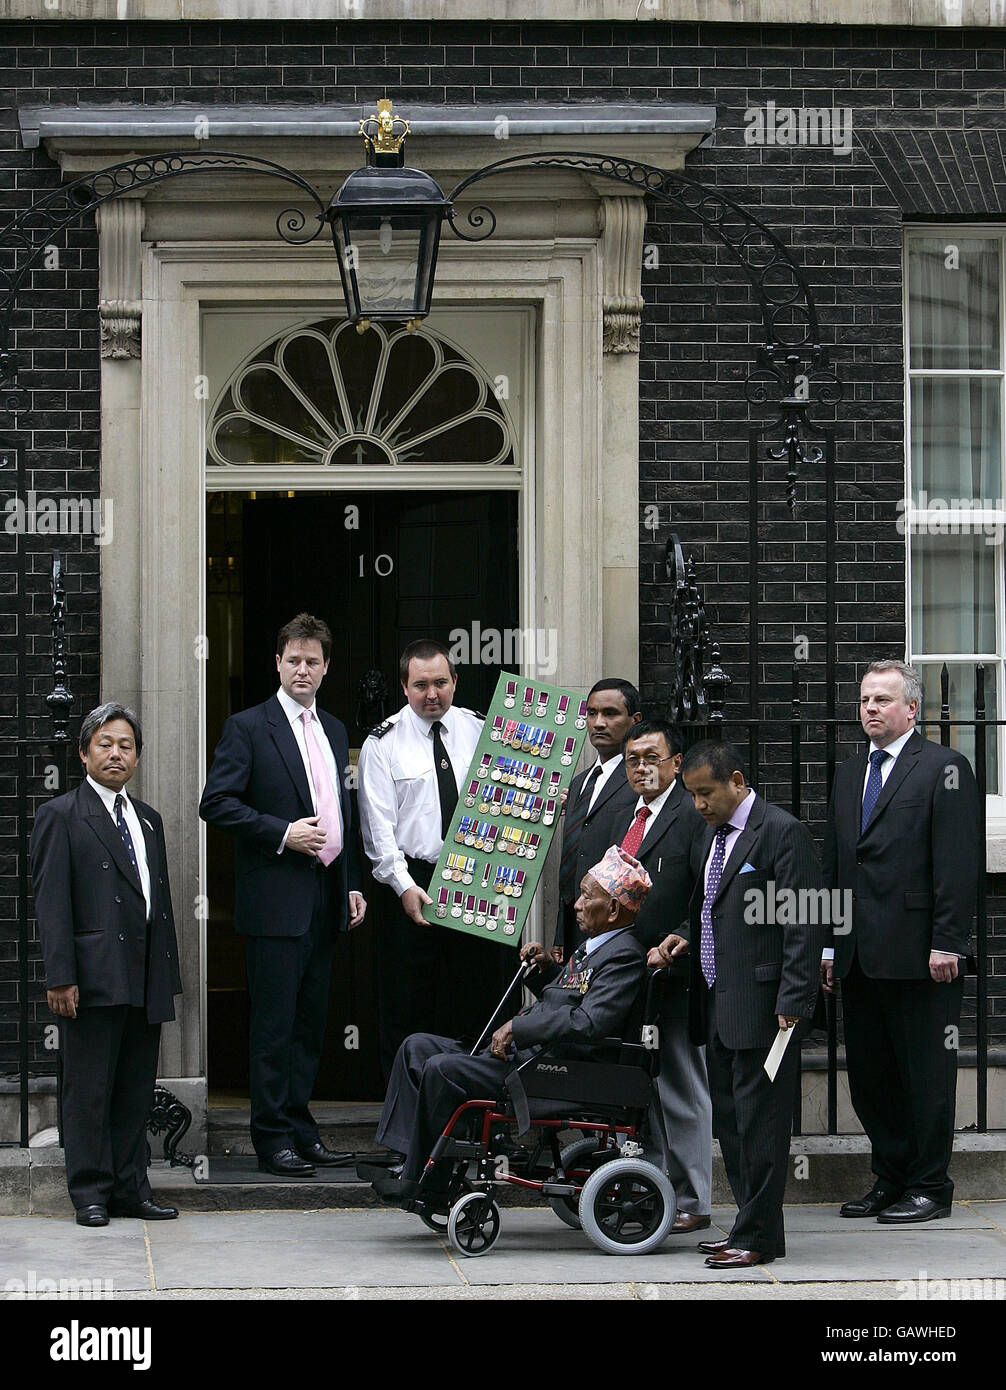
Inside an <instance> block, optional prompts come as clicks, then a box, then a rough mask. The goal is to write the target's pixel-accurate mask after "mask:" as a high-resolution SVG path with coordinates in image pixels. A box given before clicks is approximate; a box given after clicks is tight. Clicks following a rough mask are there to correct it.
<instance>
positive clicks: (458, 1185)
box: [416, 1177, 465, 1236]
mask: <svg viewBox="0 0 1006 1390" xmlns="http://www.w3.org/2000/svg"><path fill="white" fill-rule="evenodd" d="M464 1191H465V1179H464V1178H463V1177H461V1178H458V1177H453V1178H451V1182H450V1186H449V1187H448V1189H447V1202H448V1206H453V1205H454V1203H455V1202H456V1201H457V1199H458V1198H459V1197H460V1196H461V1194H462V1193H463V1192H464ZM416 1214H417V1215H418V1217H419V1219H420V1221H421V1222H422V1223H423V1225H424V1226H427V1227H428V1228H429V1229H430V1230H431V1231H435V1232H436V1233H437V1235H438V1236H444V1235H446V1234H447V1221H448V1216H447V1214H446V1213H442V1212H432V1211H419V1212H417V1213H416Z"/></svg>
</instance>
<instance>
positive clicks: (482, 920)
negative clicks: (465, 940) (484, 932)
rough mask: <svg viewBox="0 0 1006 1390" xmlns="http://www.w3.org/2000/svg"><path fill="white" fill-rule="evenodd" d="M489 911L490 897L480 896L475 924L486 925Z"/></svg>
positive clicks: (478, 925)
mask: <svg viewBox="0 0 1006 1390" xmlns="http://www.w3.org/2000/svg"><path fill="white" fill-rule="evenodd" d="M488 911H489V899H488V898H479V905H478V910H477V912H476V913H475V925H476V926H477V927H484V926H485V924H486V913H487V912H488Z"/></svg>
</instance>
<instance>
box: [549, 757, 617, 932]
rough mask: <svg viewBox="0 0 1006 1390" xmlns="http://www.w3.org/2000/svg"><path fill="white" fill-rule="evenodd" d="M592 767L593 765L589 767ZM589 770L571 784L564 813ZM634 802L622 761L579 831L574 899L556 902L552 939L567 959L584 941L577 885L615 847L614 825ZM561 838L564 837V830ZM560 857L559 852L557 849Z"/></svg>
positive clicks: (571, 803)
mask: <svg viewBox="0 0 1006 1390" xmlns="http://www.w3.org/2000/svg"><path fill="white" fill-rule="evenodd" d="M592 766H593V764H591V767H592ZM590 770H591V768H590V767H588V768H586V769H585V770H584V771H583V772H578V773H577V774H576V776H575V777H574V778H573V780H572V782H570V784H569V795H568V796H567V798H566V810H567V811H569V809H570V807H571V806H572V805H573V804H574V802H575V801H576V800H577V798H578V797H579V795H580V792H581V790H582V788H583V784H584V781H585V779H586V777H587V775H588V773H589V772H590ZM635 802H636V793H635V792H634V791H633V790H632V788H631V787H630V786H629V783H628V780H627V778H626V776H625V762H624V760H623V761H620V762H619V764H618V766H617V767H616V768H615V770H614V772H613V773H612V774H611V776H610V777H609V778H608V779H607V781H606V782H605V784H604V786H603V787H602V788H601V790H600V791H599V792H598V794H597V799H596V800H595V802H594V805H593V806H592V807H591V811H590V815H589V816H588V817H587V819H586V820H585V821H584V823H583V827H582V829H581V831H580V848H579V850H578V852H577V856H576V871H575V873H574V877H573V884H574V886H575V890H576V891H575V893H574V895H573V898H572V899H571V900H570V901H569V902H565V901H564V900H563V898H562V897H561V896H560V898H559V914H558V919H557V921H556V928H555V939H556V941H558V942H561V943H563V944H564V945H565V947H566V953H567V955H569V954H572V951H573V949H574V947H575V946H576V945H577V944H578V943H579V942H580V941H582V939H583V938H582V937H581V935H580V929H579V927H578V926H577V924H576V917H575V915H574V913H573V903H574V902H575V901H576V899H577V898H578V897H579V896H580V883H581V882H582V880H583V876H584V874H585V873H586V872H587V870H588V869H590V868H592V867H593V865H594V864H596V863H597V862H598V860H599V859H602V858H603V857H604V852H605V850H606V849H607V848H608V846H609V845H611V844H614V843H616V841H615V840H614V838H613V831H612V825H613V822H614V820H615V819H616V818H617V817H618V816H619V815H620V814H621V812H622V811H623V810H624V809H625V808H626V807H628V806H634V805H635ZM563 834H565V830H564V831H563ZM561 857H562V850H561V848H560V858H561Z"/></svg>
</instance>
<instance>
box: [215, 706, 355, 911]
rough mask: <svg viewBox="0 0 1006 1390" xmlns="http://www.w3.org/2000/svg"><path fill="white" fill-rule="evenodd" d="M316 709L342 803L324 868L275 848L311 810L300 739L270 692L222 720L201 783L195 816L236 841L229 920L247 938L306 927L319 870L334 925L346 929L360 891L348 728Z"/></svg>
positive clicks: (294, 854) (304, 857)
mask: <svg viewBox="0 0 1006 1390" xmlns="http://www.w3.org/2000/svg"><path fill="white" fill-rule="evenodd" d="M315 708H316V709H317V712H318V717H319V719H320V720H321V726H322V728H323V729H324V730H325V734H326V737H327V738H328V741H329V743H330V744H331V747H332V753H333V754H334V756H335V769H336V776H337V778H338V783H339V795H340V798H341V805H342V824H343V848H342V853H341V854H340V855H339V856H338V858H337V859H334V860H333V861H332V863H331V864H329V866H328V867H327V868H326V869H319V868H318V867H317V866H316V865H315V862H314V860H313V859H311V858H310V857H309V856H308V855H306V854H298V853H297V851H296V850H292V849H284V851H283V853H282V854H278V853H277V850H278V849H279V846H280V843H281V842H282V839H283V836H284V834H285V833H286V828H287V826H288V825H290V824H291V822H293V821H297V820H301V819H302V818H303V817H304V816H311V815H313V814H314V811H313V807H312V803H311V789H310V787H309V786H308V782H307V773H306V772H305V770H304V761H303V759H302V758H301V755H300V749H299V748H298V746H297V740H296V738H295V737H294V733H293V730H292V729H291V728H290V722H289V720H288V719H287V717H286V715H285V714H284V712H283V707H282V706H281V704H280V702H279V700H278V699H277V698H276V696H275V695H272V696H270V698H269V699H268V700H266V701H265V703H264V704H261V705H255V706H254V707H253V708H252V709H246V710H242V711H241V713H240V714H232V715H231V717H230V718H229V719H228V720H227V722H226V724H225V725H224V727H223V732H222V733H221V735H220V742H219V743H218V744H217V746H216V751H215V752H214V755H213V766H212V767H211V768H210V772H209V776H208V777H207V779H206V786H205V788H204V789H203V795H202V800H201V801H200V803H199V814H200V816H201V817H202V819H203V820H204V821H207V822H208V823H209V824H210V825H215V826H216V827H217V828H218V829H219V830H225V831H226V832H227V833H228V834H229V835H233V836H234V839H235V841H236V844H235V866H234V867H235V887H236V893H235V904H234V925H235V927H236V928H237V930H238V931H239V932H244V933H246V934H247V935H249V936H303V934H304V933H305V932H306V931H307V930H308V928H309V927H310V925H311V913H312V910H313V906H314V903H315V900H316V893H315V889H316V884H315V881H314V880H315V875H316V874H318V873H325V874H328V875H330V876H331V884H332V892H331V894H330V896H329V902H330V910H331V922H332V927H333V929H334V930H339V931H344V930H345V929H346V926H347V923H348V920H349V898H348V894H349V891H350V889H352V890H354V891H359V889H360V882H361V879H360V854H359V846H358V844H357V841H356V829H355V825H354V821H353V807H352V802H351V799H350V795H349V791H348V789H347V787H346V778H345V775H344V772H345V769H346V767H348V765H349V743H348V740H347V738H346V730H345V727H344V725H343V724H342V722H341V720H338V719H335V718H334V717H333V716H332V715H330V714H326V713H325V711H324V710H323V709H321V708H320V707H318V706H315Z"/></svg>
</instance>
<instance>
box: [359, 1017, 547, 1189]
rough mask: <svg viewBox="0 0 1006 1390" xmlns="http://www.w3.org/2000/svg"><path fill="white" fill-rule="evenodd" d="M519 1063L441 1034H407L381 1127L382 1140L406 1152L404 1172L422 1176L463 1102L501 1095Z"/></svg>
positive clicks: (412, 1175)
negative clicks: (471, 1053)
mask: <svg viewBox="0 0 1006 1390" xmlns="http://www.w3.org/2000/svg"><path fill="white" fill-rule="evenodd" d="M524 1055H527V1054H521V1056H524ZM515 1065H516V1062H515V1061H508V1062H505V1061H503V1059H502V1058H499V1057H492V1056H490V1055H489V1053H488V1052H480V1053H479V1054H478V1056H477V1057H469V1055H468V1049H467V1048H466V1047H464V1046H463V1045H462V1044H461V1043H459V1042H456V1041H455V1040H454V1039H453V1038H443V1037H439V1036H437V1034H435V1033H416V1034H414V1035H413V1036H412V1037H410V1038H406V1040H405V1042H403V1043H402V1045H401V1047H400V1048H399V1049H398V1053H397V1055H396V1057H395V1064H394V1066H393V1067H392V1070H391V1080H390V1082H389V1083H388V1093H387V1095H386V1097H385V1100H384V1109H383V1110H382V1111H381V1119H380V1123H379V1124H378V1126H377V1142H378V1143H379V1144H385V1145H387V1147H388V1148H390V1149H397V1150H398V1151H399V1152H400V1153H404V1154H405V1165H404V1167H403V1169H402V1177H403V1178H411V1179H413V1180H415V1179H416V1178H418V1177H419V1176H420V1174H421V1173H422V1171H423V1168H424V1167H425V1166H426V1160H427V1159H428V1158H429V1156H430V1151H431V1149H432V1148H433V1145H434V1143H435V1142H436V1140H437V1139H438V1138H439V1136H440V1135H441V1134H442V1133H443V1130H444V1126H445V1125H446V1124H447V1121H448V1120H449V1119H450V1118H451V1116H452V1115H453V1114H454V1111H455V1110H456V1109H457V1108H458V1106H459V1105H460V1104H461V1103H462V1102H463V1101H466V1100H495V1098H496V1097H497V1096H498V1095H499V1094H500V1092H501V1090H502V1089H503V1080H504V1078H505V1077H506V1076H507V1075H508V1074H509V1073H510V1072H511V1071H513V1069H514V1066H515Z"/></svg>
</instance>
